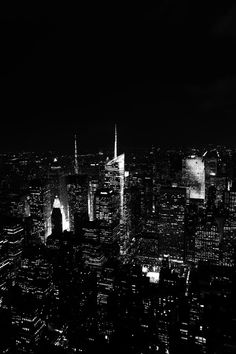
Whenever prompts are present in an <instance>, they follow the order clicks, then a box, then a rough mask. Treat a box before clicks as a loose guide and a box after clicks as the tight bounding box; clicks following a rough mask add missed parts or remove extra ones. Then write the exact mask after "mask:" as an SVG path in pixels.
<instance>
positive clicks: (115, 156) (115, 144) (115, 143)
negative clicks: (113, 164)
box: [114, 124, 117, 159]
mask: <svg viewBox="0 0 236 354" xmlns="http://www.w3.org/2000/svg"><path fill="white" fill-rule="evenodd" d="M116 158H117V126H116V124H115V142H114V159H116Z"/></svg>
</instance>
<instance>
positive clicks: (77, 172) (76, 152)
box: [74, 134, 79, 175]
mask: <svg viewBox="0 0 236 354" xmlns="http://www.w3.org/2000/svg"><path fill="white" fill-rule="evenodd" d="M74 165H75V174H76V175H78V174H79V164H78V150H77V135H76V134H75V161H74Z"/></svg>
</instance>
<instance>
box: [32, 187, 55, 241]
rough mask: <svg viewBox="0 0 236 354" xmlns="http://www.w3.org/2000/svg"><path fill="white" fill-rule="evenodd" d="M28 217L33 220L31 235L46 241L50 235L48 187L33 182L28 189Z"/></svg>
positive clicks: (49, 196)
mask: <svg viewBox="0 0 236 354" xmlns="http://www.w3.org/2000/svg"><path fill="white" fill-rule="evenodd" d="M29 207H30V216H31V217H32V220H33V226H34V231H33V233H34V234H35V235H37V236H38V237H40V238H41V240H42V242H45V241H46V238H47V236H49V235H50V234H51V193H50V186H49V185H47V184H46V185H44V184H42V183H41V182H40V181H35V182H34V183H32V184H31V186H30V187H29Z"/></svg>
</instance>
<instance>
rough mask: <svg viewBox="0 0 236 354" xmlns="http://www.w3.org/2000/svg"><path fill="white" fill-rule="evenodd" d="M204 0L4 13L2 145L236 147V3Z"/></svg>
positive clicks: (1, 21) (8, 147)
mask: <svg viewBox="0 0 236 354" xmlns="http://www.w3.org/2000/svg"><path fill="white" fill-rule="evenodd" d="M205 3H206V1H200V2H199V1H198V2H197V1H192V2H191V5H189V1H182V0H180V1H178V2H176V1H174V0H173V1H172V0H171V1H159V2H158V5H156V8H154V7H151V5H143V6H142V7H141V6H138V5H134V6H133V7H131V5H126V6H123V5H119V4H118V3H117V2H116V3H115V4H112V5H109V6H108V5H105V4H101V3H100V2H99V3H98V4H97V5H94V4H92V3H88V4H87V5H80V7H79V8H76V7H74V8H73V7H69V5H68V6H67V5H66V7H55V8H44V9H39V8H36V7H35V8H27V9H26V8H22V7H21V8H17V9H11V10H9V11H8V12H5V13H3V12H2V13H1V15H0V25H1V42H0V43H1V60H0V64H1V66H0V72H1V76H0V82H1V88H2V90H1V101H0V102H1V104H0V111H1V128H0V149H1V151H3V150H14V149H16V150H20V149H26V150H47V149H53V150H66V151H69V150H70V149H73V134H74V132H75V131H77V132H78V135H79V144H80V147H81V151H85V150H90V151H93V150H96V149H98V148H103V147H107V146H110V144H112V140H113V136H112V134H113V124H114V122H115V121H116V122H117V124H118V129H119V139H120V144H121V148H122V147H123V148H125V147H126V146H130V147H132V146H145V145H149V144H151V143H153V144H157V145H159V144H161V145H163V144H164V145H168V144H174V145H178V144H183V143H184V144H188V143H192V142H194V143H205V142H206V143H208V142H217V143H230V144H234V143H236V138H235V135H236V134H235V132H236V124H235V117H236V105H235V102H236V57H235V54H234V50H235V48H236V5H234V4H233V1H232V2H230V1H228V2H224V3H225V4H224V5H222V2H220V1H214V2H212V6H210V5H209V4H208V5H207V6H206V4H205ZM207 3H208V2H207ZM222 6H223V7H222Z"/></svg>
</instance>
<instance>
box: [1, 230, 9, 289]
mask: <svg viewBox="0 0 236 354" xmlns="http://www.w3.org/2000/svg"><path fill="white" fill-rule="evenodd" d="M9 271H10V262H9V255H8V238H7V235H5V234H4V232H1V233H0V289H1V288H2V287H4V286H5V283H6V280H7V278H8V276H9Z"/></svg>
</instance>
